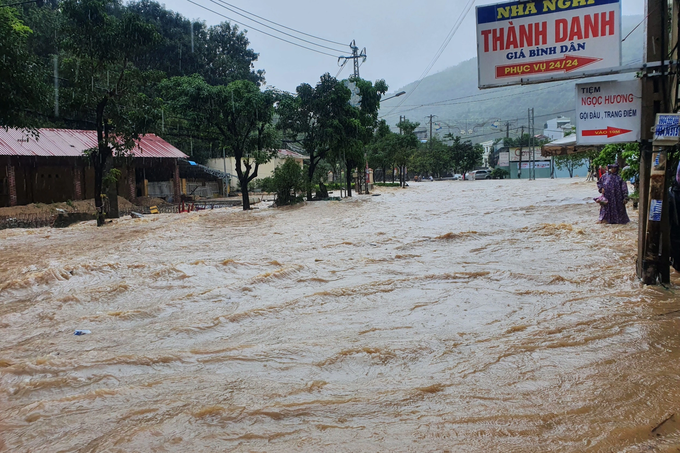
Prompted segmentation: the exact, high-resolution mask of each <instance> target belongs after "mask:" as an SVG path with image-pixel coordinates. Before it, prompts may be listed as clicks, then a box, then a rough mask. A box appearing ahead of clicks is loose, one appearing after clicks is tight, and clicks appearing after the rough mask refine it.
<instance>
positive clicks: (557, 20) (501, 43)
mask: <svg viewBox="0 0 680 453" xmlns="http://www.w3.org/2000/svg"><path fill="white" fill-rule="evenodd" d="M477 63H478V78H479V88H489V87H495V86H504V85H517V84H519V83H524V82H528V81H531V80H537V79H544V80H546V81H548V80H555V79H568V78H572V77H579V76H581V75H583V73H584V72H585V71H591V70H598V69H609V68H614V67H618V66H620V64H621V4H620V1H619V0H535V1H514V2H508V3H499V4H496V5H487V6H478V7H477Z"/></svg>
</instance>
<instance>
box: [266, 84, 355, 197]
mask: <svg viewBox="0 0 680 453" xmlns="http://www.w3.org/2000/svg"><path fill="white" fill-rule="evenodd" d="M296 93H297V95H296V96H287V97H284V98H283V99H282V100H281V102H280V104H279V112H280V117H279V121H278V123H277V127H278V128H279V129H281V130H283V131H284V133H285V134H286V135H287V136H288V138H289V140H291V141H293V142H296V143H299V144H301V145H302V148H303V149H304V151H305V152H306V153H307V155H308V156H309V165H308V166H307V200H309V201H311V200H312V184H311V182H312V181H313V179H314V172H315V171H316V167H317V165H319V162H321V160H322V159H324V158H325V157H326V156H327V155H328V154H329V152H330V151H331V149H337V148H338V146H339V143H340V142H341V141H342V140H343V138H344V136H345V133H346V127H347V125H346V124H345V121H346V118H347V117H348V116H349V115H350V111H351V110H350V109H351V106H350V105H349V99H350V96H351V92H350V91H349V89H347V87H345V86H344V85H343V84H342V83H340V82H338V80H337V79H336V78H335V77H332V76H331V75H330V74H328V73H326V74H324V75H323V76H321V79H320V80H319V82H318V83H317V84H316V86H315V87H312V86H311V85H309V84H307V83H303V84H301V85H299V86H298V87H297V88H296Z"/></svg>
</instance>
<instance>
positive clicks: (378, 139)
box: [367, 120, 393, 182]
mask: <svg viewBox="0 0 680 453" xmlns="http://www.w3.org/2000/svg"><path fill="white" fill-rule="evenodd" d="M392 135H393V132H392V131H390V127H389V126H388V124H387V122H386V121H385V120H380V122H379V123H378V126H377V128H376V131H375V134H374V135H373V138H372V140H371V143H370V144H369V145H368V146H367V158H368V165H369V166H371V167H372V168H380V169H381V173H382V180H383V182H385V178H386V173H387V168H388V167H391V166H392V160H391V156H390V142H391V141H392Z"/></svg>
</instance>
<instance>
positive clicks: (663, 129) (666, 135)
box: [654, 114, 680, 143]
mask: <svg viewBox="0 0 680 453" xmlns="http://www.w3.org/2000/svg"><path fill="white" fill-rule="evenodd" d="M678 139H680V116H678V115H672V114H671V115H666V114H663V115H662V114H657V115H656V125H655V126H654V141H655V142H671V143H677V142H678Z"/></svg>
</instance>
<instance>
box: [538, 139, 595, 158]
mask: <svg viewBox="0 0 680 453" xmlns="http://www.w3.org/2000/svg"><path fill="white" fill-rule="evenodd" d="M601 149H602V146H596V145H580V146H579V145H576V134H571V135H567V136H566V137H563V138H560V139H557V140H555V141H552V142H550V143H546V144H545V145H543V146H541V156H544V157H550V156H564V155H567V154H577V153H585V152H587V151H600V150H601Z"/></svg>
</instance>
